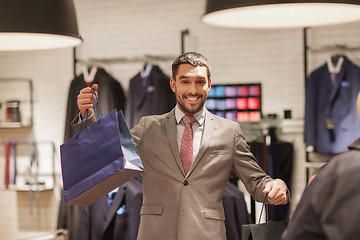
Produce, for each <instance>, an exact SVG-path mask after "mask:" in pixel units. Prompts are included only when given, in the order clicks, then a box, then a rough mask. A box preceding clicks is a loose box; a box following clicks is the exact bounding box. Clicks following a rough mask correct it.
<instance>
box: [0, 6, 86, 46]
mask: <svg viewBox="0 0 360 240" xmlns="http://www.w3.org/2000/svg"><path fill="white" fill-rule="evenodd" d="M81 42H82V40H81V37H80V36H79V32H78V26H77V20H76V13H75V8H74V4H73V2H72V0H2V1H1V3H0V50H3V51H4V50H5V51H15V50H38V49H49V48H62V47H72V46H77V45H79V44H80V43H81Z"/></svg>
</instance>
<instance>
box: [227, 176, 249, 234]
mask: <svg viewBox="0 0 360 240" xmlns="http://www.w3.org/2000/svg"><path fill="white" fill-rule="evenodd" d="M222 200H223V205H224V212H225V227H226V239H227V240H241V236H242V225H244V224H250V223H252V222H251V219H250V215H249V213H248V210H247V206H246V202H245V199H244V193H242V192H241V191H240V190H239V189H238V188H237V187H236V186H235V185H234V184H232V183H230V182H229V181H228V182H226V187H225V192H224V196H223V199H222Z"/></svg>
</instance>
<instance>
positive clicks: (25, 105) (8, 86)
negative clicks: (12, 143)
mask: <svg viewBox="0 0 360 240" xmlns="http://www.w3.org/2000/svg"><path fill="white" fill-rule="evenodd" d="M32 124H33V84H32V80H31V79H28V78H0V128H29V127H32Z"/></svg>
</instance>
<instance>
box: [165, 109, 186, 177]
mask: <svg viewBox="0 0 360 240" xmlns="http://www.w3.org/2000/svg"><path fill="white" fill-rule="evenodd" d="M165 126H166V133H167V138H168V141H169V144H170V148H171V151H172V153H173V155H174V158H175V161H176V163H177V165H178V167H179V169H180V171H181V172H182V174H183V175H184V176H185V172H184V168H183V166H182V162H181V157H180V152H179V147H178V143H177V133H176V119H175V109H173V110H172V111H171V112H170V113H169V114H168V115H167V117H166V120H165Z"/></svg>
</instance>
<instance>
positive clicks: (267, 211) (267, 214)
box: [258, 194, 288, 225]
mask: <svg viewBox="0 0 360 240" xmlns="http://www.w3.org/2000/svg"><path fill="white" fill-rule="evenodd" d="M267 196H268V194H266V195H265V198H264V201H263V204H262V207H261V211H260V217H259V221H258V224H260V220H261V217H262V214H263V211H264V206H265V208H266V223H268V222H269V206H268V205H269V204H267V203H266V198H267ZM280 212H281V215H282V217H283V219H284V222H285V224H286V225H287V224H288V221H287V219H286V217H285V215H284V213H283V211H282V209H280Z"/></svg>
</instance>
